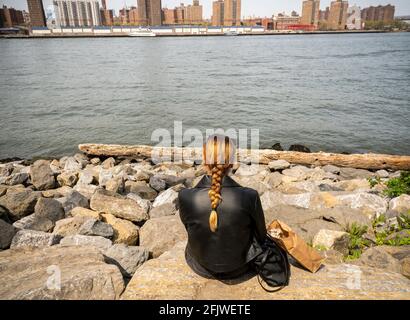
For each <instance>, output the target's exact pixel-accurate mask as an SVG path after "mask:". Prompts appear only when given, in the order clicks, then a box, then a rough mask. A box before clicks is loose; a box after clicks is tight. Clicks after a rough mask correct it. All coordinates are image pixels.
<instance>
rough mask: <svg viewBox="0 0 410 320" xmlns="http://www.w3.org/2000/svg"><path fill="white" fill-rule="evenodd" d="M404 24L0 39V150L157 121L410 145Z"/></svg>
mask: <svg viewBox="0 0 410 320" xmlns="http://www.w3.org/2000/svg"><path fill="white" fill-rule="evenodd" d="M409 88H410V33H396V34H391V33H390V34H340V35H286V36H243V37H242V36H241V37H185V38H182V37H179V38H149V39H148V38H145V39H144V38H84V39H80V38H70V39H29V40H26V39H24V40H20V39H14V40H11V39H7V40H0V158H6V157H12V156H18V157H32V156H44V155H47V156H51V155H53V156H61V155H65V154H68V153H72V152H74V151H75V150H76V148H77V145H78V144H79V143H86V142H95V143H118V144H155V142H152V141H151V134H152V132H153V130H155V129H157V128H166V129H171V130H172V129H173V127H174V121H182V124H183V130H185V129H188V128H197V129H199V130H202V131H204V130H205V129H208V128H224V129H229V128H234V129H248V130H250V129H259V134H260V136H259V141H260V146H261V147H270V146H271V145H272V144H274V143H276V142H281V143H282V146H284V147H285V148H286V147H289V145H291V144H294V143H299V144H304V145H306V146H308V147H310V148H311V149H312V150H314V151H318V150H322V151H331V152H380V153H392V154H410V90H409Z"/></svg>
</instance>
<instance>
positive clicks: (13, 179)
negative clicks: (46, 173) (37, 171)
mask: <svg viewBox="0 0 410 320" xmlns="http://www.w3.org/2000/svg"><path fill="white" fill-rule="evenodd" d="M29 178H30V176H29V174H28V173H25V172H19V173H13V174H12V175H10V176H8V177H7V178H6V180H5V184H7V185H9V186H15V185H17V184H24V183H26V181H27V180H28V179H29Z"/></svg>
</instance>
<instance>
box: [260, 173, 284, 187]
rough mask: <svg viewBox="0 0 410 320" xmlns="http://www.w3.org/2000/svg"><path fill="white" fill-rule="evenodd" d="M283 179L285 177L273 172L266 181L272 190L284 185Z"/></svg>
mask: <svg viewBox="0 0 410 320" xmlns="http://www.w3.org/2000/svg"><path fill="white" fill-rule="evenodd" d="M282 177H283V175H282V174H280V173H279V172H272V173H271V174H269V175H268V176H267V178H265V180H264V181H265V182H266V183H267V184H268V185H269V186H271V187H272V188H277V187H279V185H280V184H281V183H282Z"/></svg>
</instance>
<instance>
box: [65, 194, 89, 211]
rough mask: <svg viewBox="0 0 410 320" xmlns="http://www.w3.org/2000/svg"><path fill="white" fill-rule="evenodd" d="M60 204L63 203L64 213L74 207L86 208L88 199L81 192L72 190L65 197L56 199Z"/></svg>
mask: <svg viewBox="0 0 410 320" xmlns="http://www.w3.org/2000/svg"><path fill="white" fill-rule="evenodd" d="M58 200H59V201H60V202H61V204H62V205H63V209H64V212H65V213H68V212H70V211H71V210H72V209H74V208H76V207H82V208H86V209H88V208H89V207H90V206H89V203H88V199H87V198H86V197H84V196H83V195H82V194H81V193H79V192H77V191H75V190H73V191H72V192H71V193H70V194H69V195H68V196H67V197H64V198H61V199H58Z"/></svg>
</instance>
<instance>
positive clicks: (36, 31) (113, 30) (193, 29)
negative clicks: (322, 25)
mask: <svg viewBox="0 0 410 320" xmlns="http://www.w3.org/2000/svg"><path fill="white" fill-rule="evenodd" d="M138 29H139V27H138V26H113V27H84V28H82V27H76V28H71V27H70V28H54V29H49V28H33V29H32V30H31V34H32V35H64V34H90V35H101V34H106V35H107V34H112V35H114V34H128V33H130V32H132V31H135V30H138ZM150 30H152V31H153V32H154V33H155V34H157V35H172V34H185V35H208V34H224V33H226V32H236V33H238V34H255V33H263V32H265V28H264V27H261V26H254V27H247V26H232V27H222V26H221V27H202V26H169V27H166V26H164V27H151V28H150Z"/></svg>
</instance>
